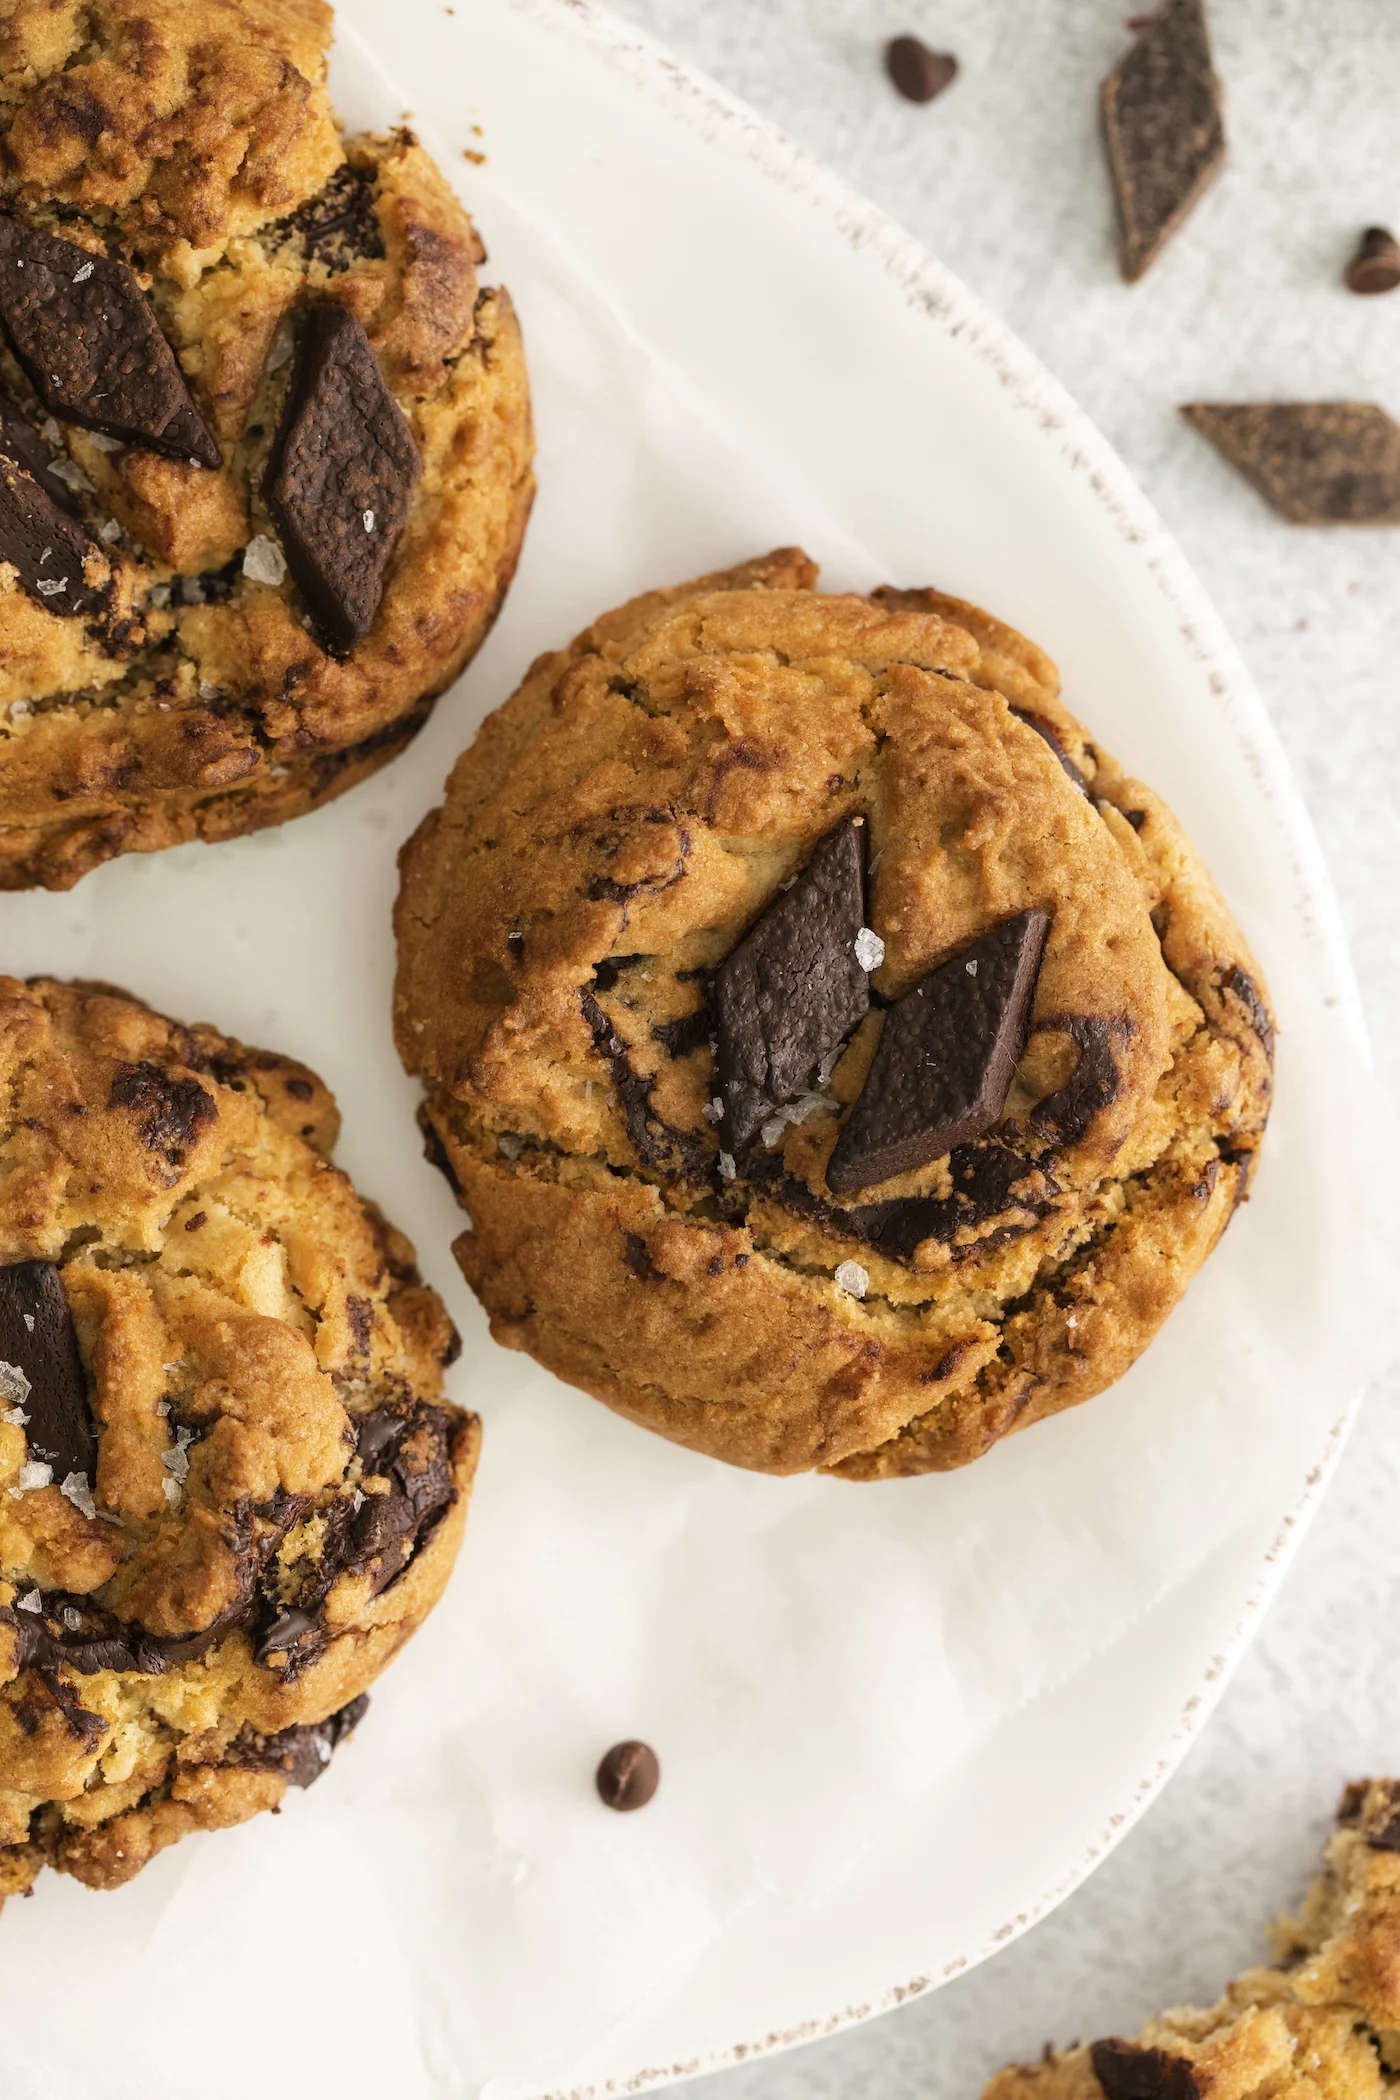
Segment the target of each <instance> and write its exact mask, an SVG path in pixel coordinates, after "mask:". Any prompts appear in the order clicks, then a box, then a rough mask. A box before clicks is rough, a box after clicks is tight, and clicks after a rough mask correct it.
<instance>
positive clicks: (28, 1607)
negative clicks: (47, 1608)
mask: <svg viewBox="0 0 1400 2100" xmlns="http://www.w3.org/2000/svg"><path fill="white" fill-rule="evenodd" d="M15 1603H16V1604H17V1605H18V1606H19V1609H20V1610H21V1611H42V1610H43V1608H44V1600H43V1598H42V1597H41V1596H40V1595H39V1592H38V1591H37V1590H26V1592H25V1594H24V1595H23V1596H22V1597H16V1599H15Z"/></svg>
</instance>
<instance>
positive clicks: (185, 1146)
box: [107, 1058, 219, 1173]
mask: <svg viewBox="0 0 1400 2100" xmlns="http://www.w3.org/2000/svg"><path fill="white" fill-rule="evenodd" d="M107 1105H108V1107H109V1108H129V1109H133V1110H134V1111H135V1113H136V1115H137V1116H138V1117H139V1119H140V1120H139V1122H138V1124H137V1130H138V1133H139V1135H140V1139H141V1142H142V1144H143V1145H144V1146H145V1147H146V1149H147V1151H148V1152H156V1153H159V1154H161V1156H162V1157H163V1158H164V1160H165V1162H166V1165H167V1166H168V1167H170V1168H171V1169H172V1171H174V1172H176V1173H178V1170H179V1169H180V1168H182V1167H183V1166H184V1163H185V1156H186V1154H187V1153H188V1152H189V1151H190V1149H191V1147H192V1146H194V1145H195V1144H197V1143H198V1141H199V1139H200V1138H201V1137H202V1136H203V1135H204V1132H205V1131H206V1130H207V1129H208V1127H209V1125H210V1124H211V1123H212V1122H213V1121H214V1120H215V1118H216V1117H217V1115H218V1113H219V1111H218V1107H217V1105H216V1103H215V1101H214V1097H213V1095H212V1094H208V1093H206V1092H205V1090H204V1088H203V1087H202V1086H201V1085H200V1083H199V1081H198V1080H197V1079H176V1078H173V1077H172V1076H171V1074H170V1073H169V1072H167V1071H166V1070H165V1069H164V1068H163V1066H161V1065H157V1064H152V1063H151V1062H150V1060H149V1059H146V1058H143V1059H142V1061H141V1063H140V1064H137V1065H122V1066H121V1067H120V1069H119V1070H118V1072H117V1076H116V1078H115V1079H114V1080H113V1081H112V1091H111V1093H110V1095H109V1096H108V1104H107Z"/></svg>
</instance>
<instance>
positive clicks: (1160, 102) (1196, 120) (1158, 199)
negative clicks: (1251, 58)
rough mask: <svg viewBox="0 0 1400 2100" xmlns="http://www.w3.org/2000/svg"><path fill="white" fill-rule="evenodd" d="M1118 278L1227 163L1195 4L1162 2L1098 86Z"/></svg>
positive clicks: (1141, 261)
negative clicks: (1113, 197) (1114, 199)
mask: <svg viewBox="0 0 1400 2100" xmlns="http://www.w3.org/2000/svg"><path fill="white" fill-rule="evenodd" d="M1103 125H1104V137H1105V139H1106V140H1107V143H1108V160H1109V166H1110V168H1111V169H1112V171H1113V184H1114V188H1115V189H1116V191H1117V193H1118V217H1119V221H1120V226H1121V231H1122V241H1121V258H1120V259H1121V262H1122V267H1123V275H1124V276H1125V277H1126V278H1127V279H1128V280H1129V282H1130V283H1131V282H1132V281H1133V280H1134V279H1136V278H1138V277H1141V275H1142V273H1143V271H1144V270H1145V269H1146V268H1147V266H1148V264H1149V263H1150V262H1151V261H1152V260H1153V258H1154V257H1155V256H1156V255H1157V253H1158V252H1159V250H1160V249H1162V248H1163V247H1165V245H1166V243H1167V242H1168V240H1170V238H1171V236H1172V234H1174V233H1175V231H1176V229H1177V227H1178V226H1179V225H1180V224H1181V222H1182V220H1183V219H1184V218H1185V217H1186V214H1187V212H1188V211H1190V209H1191V207H1192V205H1193V204H1194V203H1195V202H1196V200H1197V198H1198V197H1199V196H1200V194H1201V192H1202V191H1203V190H1204V189H1205V188H1206V186H1207V184H1208V183H1209V182H1210V180H1211V178H1212V176H1214V175H1215V174H1216V173H1217V172H1218V171H1219V169H1220V166H1221V163H1222V162H1223V161H1224V158H1225V127H1224V124H1223V122H1222V121H1221V115H1220V84H1219V82H1218V81H1217V80H1216V77H1215V74H1214V72H1213V70H1212V68H1211V62H1210V37H1209V34H1208V33H1207V30H1206V17H1205V8H1204V6H1203V4H1202V0H1163V5H1162V6H1161V7H1159V8H1158V10H1157V12H1156V14H1155V15H1154V16H1153V17H1152V19H1151V21H1150V22H1149V23H1148V25H1147V27H1146V28H1145V29H1144V30H1143V32H1142V34H1141V36H1140V37H1139V38H1138V40H1137V42H1136V43H1135V44H1134V45H1133V48H1132V50H1131V51H1130V52H1129V53H1128V55H1127V57H1126V58H1125V59H1124V60H1123V63H1122V65H1121V66H1119V67H1118V68H1117V70H1116V71H1114V72H1112V73H1110V74H1109V76H1108V78H1107V80H1106V81H1105V82H1104V84H1103Z"/></svg>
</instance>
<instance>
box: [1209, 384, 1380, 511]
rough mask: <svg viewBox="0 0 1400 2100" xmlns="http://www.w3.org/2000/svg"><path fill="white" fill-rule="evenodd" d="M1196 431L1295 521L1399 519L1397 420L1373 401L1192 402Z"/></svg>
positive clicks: (1263, 495)
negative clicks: (1393, 419) (1395, 421)
mask: <svg viewBox="0 0 1400 2100" xmlns="http://www.w3.org/2000/svg"><path fill="white" fill-rule="evenodd" d="M1181 413H1182V415H1183V416H1185V418H1186V420H1187V422H1188V423H1189V424H1190V425H1191V427H1192V429H1193V430H1199V431H1200V433H1201V436H1202V437H1203V438H1208V439H1209V440H1210V442H1211V444H1212V445H1214V447H1215V449H1216V451H1217V452H1219V453H1221V454H1222V455H1223V457H1224V458H1226V459H1227V460H1228V461H1229V462H1230V465H1231V466H1232V467H1234V468H1236V469H1237V470H1238V472H1239V473H1241V474H1243V476H1244V478H1245V480H1246V481H1248V482H1249V483H1251V485H1252V486H1253V487H1254V488H1256V489H1257V490H1258V491H1259V494H1260V495H1261V496H1262V497H1263V498H1264V501H1265V502H1266V503H1269V504H1272V506H1273V508H1274V509H1275V510H1276V511H1278V513H1279V514H1280V516H1281V517H1285V518H1287V519H1288V520H1289V522H1290V524H1293V525H1400V424H1396V423H1394V422H1393V421H1392V420H1391V418H1390V417H1389V416H1388V415H1387V414H1386V412H1385V410H1384V409H1383V408H1377V406H1376V405H1375V403H1374V402H1371V401H1258V402H1246V401H1241V402H1223V401H1193V402H1191V403H1189V404H1188V405H1187V406H1186V407H1185V408H1183V409H1182V411H1181Z"/></svg>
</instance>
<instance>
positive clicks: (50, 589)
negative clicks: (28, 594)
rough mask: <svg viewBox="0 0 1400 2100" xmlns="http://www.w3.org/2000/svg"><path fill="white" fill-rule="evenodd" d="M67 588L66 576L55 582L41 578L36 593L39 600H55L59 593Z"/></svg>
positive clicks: (47, 577)
mask: <svg viewBox="0 0 1400 2100" xmlns="http://www.w3.org/2000/svg"><path fill="white" fill-rule="evenodd" d="M67 588H68V578H67V577H66V576H60V577H59V578H58V579H57V581H55V580H54V579H53V578H52V577H49V576H41V577H40V578H39V582H38V591H39V596H40V597H41V598H56V597H57V596H58V594H59V592H60V591H66V590H67Z"/></svg>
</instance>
